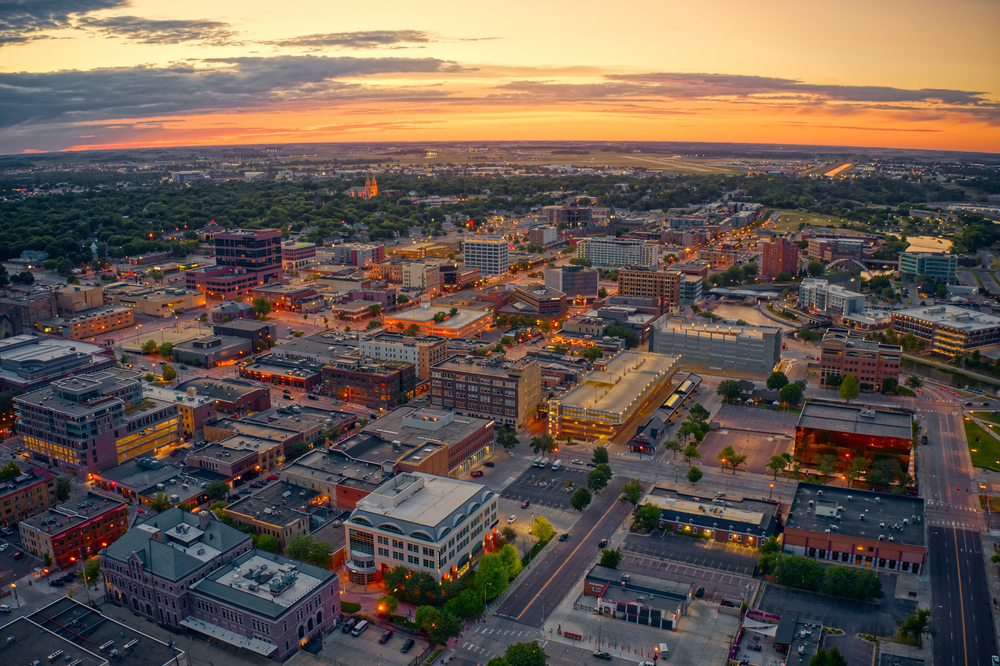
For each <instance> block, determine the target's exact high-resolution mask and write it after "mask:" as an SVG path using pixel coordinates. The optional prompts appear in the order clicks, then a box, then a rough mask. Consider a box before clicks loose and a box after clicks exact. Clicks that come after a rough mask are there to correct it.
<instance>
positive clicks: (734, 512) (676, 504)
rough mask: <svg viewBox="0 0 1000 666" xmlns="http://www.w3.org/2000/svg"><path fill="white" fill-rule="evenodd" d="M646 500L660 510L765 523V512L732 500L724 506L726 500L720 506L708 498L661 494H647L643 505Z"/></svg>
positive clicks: (750, 522)
mask: <svg viewBox="0 0 1000 666" xmlns="http://www.w3.org/2000/svg"><path fill="white" fill-rule="evenodd" d="M647 502H648V503H651V504H655V505H656V506H658V507H660V510H661V511H668V512H669V511H676V512H677V513H683V514H685V515H705V516H706V517H708V518H712V519H715V520H725V521H732V522H738V523H744V524H749V525H762V524H765V523H766V520H765V518H766V517H767V514H765V513H764V512H762V511H753V510H751V509H746V508H739V507H736V505H735V504H733V502H728V504H732V505H733V506H725V504H726V502H724V503H723V505H721V506H720V505H716V504H713V503H712V502H711V501H709V500H704V501H702V502H698V501H695V500H693V499H691V500H688V499H682V498H673V497H665V496H662V495H647V496H646V497H645V499H643V501H642V503H643V505H645V504H646V503H647Z"/></svg>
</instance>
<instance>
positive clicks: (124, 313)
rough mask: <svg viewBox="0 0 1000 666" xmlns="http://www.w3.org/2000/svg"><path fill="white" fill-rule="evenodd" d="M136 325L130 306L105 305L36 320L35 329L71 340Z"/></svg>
mask: <svg viewBox="0 0 1000 666" xmlns="http://www.w3.org/2000/svg"><path fill="white" fill-rule="evenodd" d="M134 325H135V317H134V316H133V312H132V310H131V309H130V308H124V307H118V306H105V307H100V308H94V309H92V310H85V311H83V312H78V313H75V314H67V315H65V316H55V317H48V318H46V319H41V320H39V321H36V322H35V330H37V331H39V332H41V333H48V334H49V335H58V336H59V337H61V338H69V339H71V340H86V339H87V338H97V337H100V336H102V335H106V334H107V333H110V332H112V331H120V330H121V329H123V328H130V327H132V326H134Z"/></svg>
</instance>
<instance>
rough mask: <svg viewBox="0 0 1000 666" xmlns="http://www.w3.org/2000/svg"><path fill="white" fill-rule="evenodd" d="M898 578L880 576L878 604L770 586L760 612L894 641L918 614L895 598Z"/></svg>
mask: <svg viewBox="0 0 1000 666" xmlns="http://www.w3.org/2000/svg"><path fill="white" fill-rule="evenodd" d="M898 576H899V574H895V575H888V574H879V578H881V579H882V591H883V592H885V598H884V599H882V601H881V602H879V603H877V604H867V603H862V602H859V601H850V600H847V599H836V598H834V597H828V596H825V595H820V594H816V593H813V592H805V591H803V590H794V589H791V588H787V587H782V586H780V585H775V584H768V585H766V586H765V587H764V593H763V594H762V595H761V599H760V603H759V604H758V606H757V609H758V610H761V611H763V612H765V613H771V614H773V615H783V614H785V613H790V614H792V615H795V616H798V617H811V618H815V619H816V620H818V621H821V622H822V623H823V626H826V627H834V628H837V629H843V631H844V633H845V634H847V635H848V636H854V635H856V634H871V635H873V636H884V637H887V638H891V637H893V636H894V635H895V634H896V630H897V629H898V628H899V625H900V624H902V622H903V620H905V619H906V617H907V616H908V615H911V614H912V613H914V612H916V610H917V601H916V600H911V599H897V598H896V596H895V595H896V581H897V579H898Z"/></svg>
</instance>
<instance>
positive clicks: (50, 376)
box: [0, 335, 117, 393]
mask: <svg viewBox="0 0 1000 666" xmlns="http://www.w3.org/2000/svg"><path fill="white" fill-rule="evenodd" d="M109 353H110V352H109V351H108V349H107V347H101V346H98V345H92V344H89V343H86V342H78V341H72V340H61V339H58V338H50V337H36V336H34V335H15V336H13V337H10V338H5V339H3V340H0V391H10V390H14V391H19V392H21V393H24V392H28V391H34V390H36V389H40V388H42V387H44V386H47V385H48V384H50V383H52V382H54V381H55V380H57V379H63V378H64V377H69V376H71V375H81V374H89V373H91V372H97V371H98V370H104V369H105V368H114V367H115V366H116V365H117V363H116V361H115V358H114V356H113V355H110V356H105V354H109Z"/></svg>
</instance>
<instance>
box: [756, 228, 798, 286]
mask: <svg viewBox="0 0 1000 666" xmlns="http://www.w3.org/2000/svg"><path fill="white" fill-rule="evenodd" d="M762 245H763V246H764V261H763V263H764V270H763V274H764V276H765V277H775V276H777V275H778V274H780V273H791V274H792V275H796V274H797V273H798V271H799V246H798V245H795V244H793V243H789V242H788V241H786V240H785V239H784V238H776V239H774V241H772V242H770V243H763V244H762Z"/></svg>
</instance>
